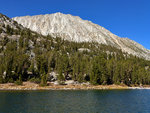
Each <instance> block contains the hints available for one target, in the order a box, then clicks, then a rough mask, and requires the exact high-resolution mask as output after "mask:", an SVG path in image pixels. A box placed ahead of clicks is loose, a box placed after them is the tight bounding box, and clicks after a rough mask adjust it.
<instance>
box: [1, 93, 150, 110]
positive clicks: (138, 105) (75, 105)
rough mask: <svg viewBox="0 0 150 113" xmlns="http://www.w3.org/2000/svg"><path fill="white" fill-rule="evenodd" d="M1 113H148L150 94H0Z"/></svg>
mask: <svg viewBox="0 0 150 113" xmlns="http://www.w3.org/2000/svg"><path fill="white" fill-rule="evenodd" d="M0 113H150V90H77V91H0Z"/></svg>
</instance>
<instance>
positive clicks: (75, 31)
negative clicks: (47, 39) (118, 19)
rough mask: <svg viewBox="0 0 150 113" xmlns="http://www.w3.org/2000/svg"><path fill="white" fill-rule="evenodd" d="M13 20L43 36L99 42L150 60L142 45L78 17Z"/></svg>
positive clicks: (68, 15)
mask: <svg viewBox="0 0 150 113" xmlns="http://www.w3.org/2000/svg"><path fill="white" fill-rule="evenodd" d="M13 20H15V21H17V22H18V23H19V24H21V25H22V26H24V27H26V28H29V29H31V30H33V31H36V32H38V33H41V34H42V35H52V36H54V37H57V36H58V37H62V38H63V39H65V40H69V41H76V42H98V43H101V44H106V45H112V46H114V47H117V48H118V49H121V50H122V51H123V52H127V53H129V54H132V55H136V56H138V57H142V58H145V59H147V60H150V50H147V49H146V48H144V47H143V46H142V45H140V44H138V43H136V42H135V41H132V40H130V39H128V38H120V37H118V36H116V35H114V34H113V33H111V32H110V31H108V30H107V29H105V28H104V27H101V26H99V25H97V24H94V23H92V22H90V21H87V20H82V19H81V18H80V17H78V16H72V15H70V14H62V13H54V14H46V15H37V16H24V17H15V18H13Z"/></svg>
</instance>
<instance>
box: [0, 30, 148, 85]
mask: <svg viewBox="0 0 150 113" xmlns="http://www.w3.org/2000/svg"><path fill="white" fill-rule="evenodd" d="M10 29H12V28H10V27H7V31H6V33H8V34H9V35H10V34H17V35H20V38H19V39H16V40H12V39H9V38H8V37H5V38H3V40H0V46H1V48H0V63H1V65H0V83H6V82H17V83H19V84H20V83H21V82H22V81H28V80H31V79H32V80H35V81H36V82H38V83H42V84H46V81H47V80H48V79H47V77H48V76H49V73H50V72H53V71H54V72H56V73H58V75H57V79H58V80H59V81H64V80H66V78H67V76H71V79H73V80H75V81H78V82H80V83H82V82H87V81H88V82H90V83H91V84H94V85H96V84H103V85H107V84H126V85H131V84H137V85H140V84H150V67H149V66H150V61H146V60H144V59H142V58H138V57H135V56H132V55H128V54H127V53H123V52H122V51H121V50H119V49H117V48H115V47H112V46H107V45H102V44H98V43H94V42H92V43H88V42H83V43H76V42H69V41H66V40H63V39H61V38H58V37H57V38H53V37H51V36H42V35H39V34H36V33H34V32H31V31H30V30H28V29H26V30H20V29H19V31H17V30H15V33H12V31H13V30H10ZM9 32H11V33H9ZM81 48H82V50H80V49H81Z"/></svg>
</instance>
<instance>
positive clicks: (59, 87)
mask: <svg viewBox="0 0 150 113" xmlns="http://www.w3.org/2000/svg"><path fill="white" fill-rule="evenodd" d="M109 89H110V90H111V89H120V90H121V89H150V86H144V87H140V86H138V87H129V86H125V85H84V84H77V85H71V84H70V85H54V84H50V85H48V86H44V87H42V86H39V84H36V83H31V82H23V85H15V84H14V83H6V84H0V91H3V90H4V91H5V90H6V91H7V90H10V91H11V90H12V91H13V90H31V91H32V90H109Z"/></svg>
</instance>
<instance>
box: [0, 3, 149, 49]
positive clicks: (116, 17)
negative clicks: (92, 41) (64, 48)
mask: <svg viewBox="0 0 150 113" xmlns="http://www.w3.org/2000/svg"><path fill="white" fill-rule="evenodd" d="M55 12H61V13H65V14H72V15H75V16H80V17H81V18H82V19H84V20H90V21H92V22H94V23H96V24H99V25H101V26H103V27H105V28H106V29H108V30H110V31H111V32H112V33H114V34H116V35H118V36H120V37H128V38H130V39H132V40H134V41H136V42H138V43H140V44H142V45H143V46H144V47H146V48H148V49H150V0H1V1H0V13H3V14H5V15H7V16H8V17H15V16H25V15H39V14H51V13H55Z"/></svg>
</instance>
